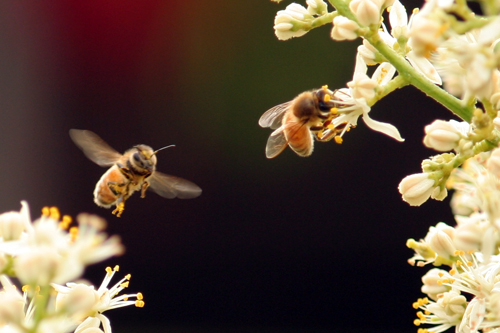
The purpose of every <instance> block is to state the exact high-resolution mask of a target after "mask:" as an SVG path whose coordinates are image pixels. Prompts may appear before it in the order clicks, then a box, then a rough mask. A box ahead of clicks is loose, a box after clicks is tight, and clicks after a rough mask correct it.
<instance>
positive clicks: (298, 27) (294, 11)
mask: <svg viewBox="0 0 500 333" xmlns="http://www.w3.org/2000/svg"><path fill="white" fill-rule="evenodd" d="M311 20H313V17H312V15H311V14H309V12H308V11H307V9H305V8H304V7H303V6H301V5H299V4H296V3H291V4H289V5H288V6H287V7H286V9H285V10H280V11H279V12H278V13H277V14H276V17H275V19H274V33H275V34H276V37H278V39H279V40H287V39H290V38H293V37H300V36H303V35H305V34H306V33H307V30H304V29H302V25H304V23H307V22H309V21H311Z"/></svg>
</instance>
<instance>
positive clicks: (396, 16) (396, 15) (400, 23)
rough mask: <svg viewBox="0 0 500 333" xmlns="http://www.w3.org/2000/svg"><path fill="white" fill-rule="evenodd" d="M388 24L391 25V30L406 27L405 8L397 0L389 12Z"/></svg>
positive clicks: (406, 16)
mask: <svg viewBox="0 0 500 333" xmlns="http://www.w3.org/2000/svg"><path fill="white" fill-rule="evenodd" d="M389 22H390V23H391V28H392V29H394V28H396V27H406V26H407V25H408V14H406V8H405V6H403V5H402V4H401V2H399V0H396V1H394V3H393V4H392V7H391V12H390V13H389Z"/></svg>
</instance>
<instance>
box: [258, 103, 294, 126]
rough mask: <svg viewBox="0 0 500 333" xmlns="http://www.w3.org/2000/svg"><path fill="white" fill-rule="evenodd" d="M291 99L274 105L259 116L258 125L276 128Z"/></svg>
mask: <svg viewBox="0 0 500 333" xmlns="http://www.w3.org/2000/svg"><path fill="white" fill-rule="evenodd" d="M292 102H293V101H288V102H286V103H283V104H279V105H276V106H274V107H272V108H270V109H269V110H267V111H266V112H264V114H263V115H262V116H261V117H260V119H259V125H260V127H269V128H271V129H276V128H278V127H280V126H281V121H282V120H283V116H284V115H285V113H286V111H287V110H288V109H289V108H290V105H291V104H292Z"/></svg>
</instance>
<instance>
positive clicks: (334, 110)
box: [330, 108, 339, 115]
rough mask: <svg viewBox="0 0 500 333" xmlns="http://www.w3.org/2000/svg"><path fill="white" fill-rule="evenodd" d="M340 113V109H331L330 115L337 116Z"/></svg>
mask: <svg viewBox="0 0 500 333" xmlns="http://www.w3.org/2000/svg"><path fill="white" fill-rule="evenodd" d="M338 112H339V109H338V108H331V109H330V113H331V114H334V115H335V114H337V113H338Z"/></svg>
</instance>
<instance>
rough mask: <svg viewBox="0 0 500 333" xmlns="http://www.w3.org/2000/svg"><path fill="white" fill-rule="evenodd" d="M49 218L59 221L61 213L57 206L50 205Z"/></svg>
mask: <svg viewBox="0 0 500 333" xmlns="http://www.w3.org/2000/svg"><path fill="white" fill-rule="evenodd" d="M49 210H50V218H52V219H54V220H56V221H59V219H60V218H61V213H60V212H59V209H58V208H57V207H50V208H49Z"/></svg>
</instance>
